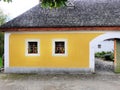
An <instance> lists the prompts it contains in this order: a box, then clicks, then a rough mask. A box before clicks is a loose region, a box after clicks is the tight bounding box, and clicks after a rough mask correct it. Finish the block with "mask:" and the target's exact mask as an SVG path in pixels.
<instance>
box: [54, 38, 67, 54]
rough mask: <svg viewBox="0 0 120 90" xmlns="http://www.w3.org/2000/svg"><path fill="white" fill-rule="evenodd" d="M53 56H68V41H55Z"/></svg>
mask: <svg viewBox="0 0 120 90" xmlns="http://www.w3.org/2000/svg"><path fill="white" fill-rule="evenodd" d="M52 53H53V56H66V55H67V40H66V39H55V40H53V51H52Z"/></svg>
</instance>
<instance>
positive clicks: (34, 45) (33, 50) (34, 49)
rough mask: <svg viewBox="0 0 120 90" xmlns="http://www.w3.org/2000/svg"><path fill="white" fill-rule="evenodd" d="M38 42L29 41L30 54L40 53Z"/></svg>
mask: <svg viewBox="0 0 120 90" xmlns="http://www.w3.org/2000/svg"><path fill="white" fill-rule="evenodd" d="M37 48H38V42H28V54H36V53H38V49H37Z"/></svg>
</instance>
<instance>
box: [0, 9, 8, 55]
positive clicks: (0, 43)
mask: <svg viewBox="0 0 120 90" xmlns="http://www.w3.org/2000/svg"><path fill="white" fill-rule="evenodd" d="M6 17H7V16H6V15H4V14H3V12H2V10H1V9H0V25H2V24H3V23H5V21H6ZM3 53H4V34H3V33H2V32H0V57H1V56H2V55H3Z"/></svg>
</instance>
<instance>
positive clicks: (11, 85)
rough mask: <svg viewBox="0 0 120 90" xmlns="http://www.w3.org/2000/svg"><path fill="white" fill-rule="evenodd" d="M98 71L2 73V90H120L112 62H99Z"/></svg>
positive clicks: (0, 88)
mask: <svg viewBox="0 0 120 90" xmlns="http://www.w3.org/2000/svg"><path fill="white" fill-rule="evenodd" d="M107 64H108V65H107ZM109 68H110V69H109ZM96 69H98V70H96V74H75V75H73V74H50V75H47V74H46V75H45V74H43V75H42V74H4V73H0V90H120V74H115V73H113V71H111V70H112V69H113V68H112V63H111V62H110V63H109V62H107V63H103V62H101V61H99V60H97V63H96Z"/></svg>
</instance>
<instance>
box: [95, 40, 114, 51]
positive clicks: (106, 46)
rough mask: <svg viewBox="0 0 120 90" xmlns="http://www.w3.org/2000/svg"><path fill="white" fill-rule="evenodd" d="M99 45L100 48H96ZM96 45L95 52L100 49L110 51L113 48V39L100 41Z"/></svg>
mask: <svg viewBox="0 0 120 90" xmlns="http://www.w3.org/2000/svg"><path fill="white" fill-rule="evenodd" d="M99 44H100V45H101V48H98V45H99ZM99 44H98V45H96V46H95V52H102V51H105V52H107V51H112V52H113V50H114V41H112V40H110V41H102V42H100V43H99Z"/></svg>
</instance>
